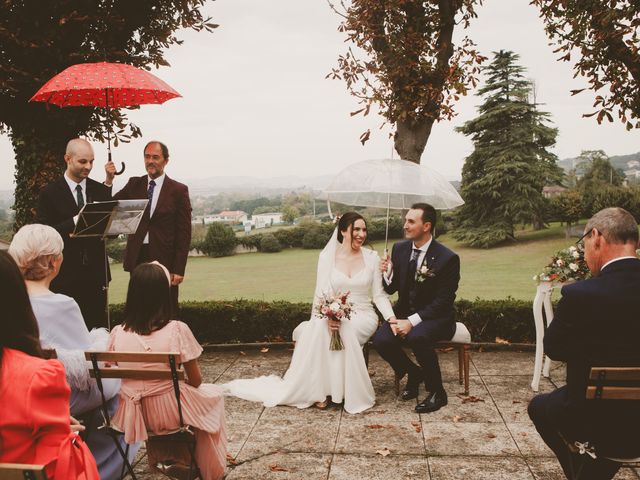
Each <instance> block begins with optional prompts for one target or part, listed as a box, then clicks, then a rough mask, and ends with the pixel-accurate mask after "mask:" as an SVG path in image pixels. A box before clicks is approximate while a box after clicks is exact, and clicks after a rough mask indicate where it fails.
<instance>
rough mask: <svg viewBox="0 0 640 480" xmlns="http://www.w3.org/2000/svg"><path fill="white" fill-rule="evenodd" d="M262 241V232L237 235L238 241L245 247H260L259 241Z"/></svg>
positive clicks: (257, 248)
mask: <svg viewBox="0 0 640 480" xmlns="http://www.w3.org/2000/svg"><path fill="white" fill-rule="evenodd" d="M261 241H262V234H261V233H256V234H253V235H245V236H242V237H238V243H239V244H240V245H242V246H243V247H245V248H255V249H256V250H259V249H260V242H261Z"/></svg>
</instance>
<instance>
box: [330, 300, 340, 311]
mask: <svg viewBox="0 0 640 480" xmlns="http://www.w3.org/2000/svg"><path fill="white" fill-rule="evenodd" d="M329 308H330V309H331V311H332V312H333V313H336V312H337V311H338V310H340V304H339V303H338V302H333V303H332V304H331V305H329Z"/></svg>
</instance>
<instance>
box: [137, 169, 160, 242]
mask: <svg viewBox="0 0 640 480" xmlns="http://www.w3.org/2000/svg"><path fill="white" fill-rule="evenodd" d="M164 177H165V175H164V173H163V174H162V175H160V176H159V177H158V178H151V177H149V176H147V192H148V191H149V182H151V180H153V181H154V182H156V186H155V187H154V188H153V197H151V205H150V206H149V218H151V217H153V212H154V211H155V209H156V205H158V198H159V197H160V190H162V184H163V183H164ZM142 243H146V244H148V243H149V232H147V234H146V235H145V236H144V240H143V241H142Z"/></svg>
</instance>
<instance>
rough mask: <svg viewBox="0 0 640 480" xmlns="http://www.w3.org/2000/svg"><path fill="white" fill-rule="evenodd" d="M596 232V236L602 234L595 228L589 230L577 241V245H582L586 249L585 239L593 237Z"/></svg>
mask: <svg viewBox="0 0 640 480" xmlns="http://www.w3.org/2000/svg"><path fill="white" fill-rule="evenodd" d="M594 231H595V232H596V234H600V232H599V231H598V230H597V229H595V228H592V229H590V230H587V231H586V232H584V235H582V236H581V237H580V238H579V239H578V240H577V241H576V245H582V246H583V247H584V239H585V238H586V237H588V236H589V235H591V234H592V233H593V232H594Z"/></svg>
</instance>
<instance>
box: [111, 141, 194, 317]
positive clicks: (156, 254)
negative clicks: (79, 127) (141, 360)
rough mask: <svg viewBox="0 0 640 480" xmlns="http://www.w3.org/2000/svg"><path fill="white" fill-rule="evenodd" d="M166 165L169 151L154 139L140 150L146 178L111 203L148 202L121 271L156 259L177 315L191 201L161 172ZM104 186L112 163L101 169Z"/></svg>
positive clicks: (136, 179) (128, 186) (136, 180)
mask: <svg viewBox="0 0 640 480" xmlns="http://www.w3.org/2000/svg"><path fill="white" fill-rule="evenodd" d="M168 162H169V149H168V148H167V146H166V145H165V144H164V143H162V142H158V141H156V140H154V141H151V142H149V143H147V145H146V146H145V147H144V166H145V169H146V171H147V175H143V176H141V177H132V178H130V179H129V181H128V182H127V184H126V185H125V186H124V188H123V189H122V190H120V191H119V192H118V193H116V194H115V195H114V196H113V198H114V199H115V200H133V199H145V198H148V199H149V204H148V205H147V208H146V210H145V211H144V214H143V216H142V220H141V221H140V225H139V226H138V230H137V231H136V233H135V234H132V235H129V237H128V239H127V249H126V252H125V258H124V270H125V271H127V272H132V271H133V269H134V268H135V267H136V266H137V265H139V264H141V263H145V262H151V261H154V260H157V261H158V262H160V263H161V264H163V265H164V266H165V267H167V269H168V270H169V272H170V273H171V299H172V310H173V312H172V313H173V314H174V315H175V314H177V312H178V285H180V283H182V281H183V280H184V273H185V269H186V266H187V256H188V254H189V247H190V245H191V202H190V200H189V189H188V187H187V186H186V185H184V184H183V183H180V182H177V181H175V180H173V179H171V178H169V177H168V176H167V175H166V173H165V171H164V169H165V167H166V166H167V163H168ZM105 171H106V174H107V177H106V181H105V184H106V185H108V186H111V185H112V184H113V179H114V175H115V171H116V167H115V165H114V164H113V162H109V163H107V166H106V167H105Z"/></svg>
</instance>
